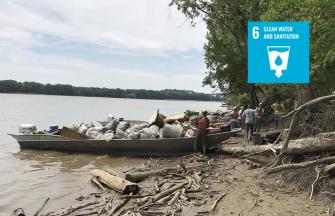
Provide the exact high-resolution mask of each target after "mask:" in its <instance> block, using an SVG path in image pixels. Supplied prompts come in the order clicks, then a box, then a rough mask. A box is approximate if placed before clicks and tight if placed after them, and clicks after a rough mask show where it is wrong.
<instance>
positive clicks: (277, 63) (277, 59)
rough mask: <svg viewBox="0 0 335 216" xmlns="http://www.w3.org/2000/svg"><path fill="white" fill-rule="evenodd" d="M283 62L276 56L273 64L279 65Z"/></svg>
mask: <svg viewBox="0 0 335 216" xmlns="http://www.w3.org/2000/svg"><path fill="white" fill-rule="evenodd" d="M282 63H283V60H282V59H281V58H280V56H277V58H276V60H275V64H276V65H277V66H280V65H281V64H282Z"/></svg>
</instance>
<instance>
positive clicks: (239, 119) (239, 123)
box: [237, 106, 245, 128]
mask: <svg viewBox="0 0 335 216" xmlns="http://www.w3.org/2000/svg"><path fill="white" fill-rule="evenodd" d="M244 110H245V108H244V106H241V108H240V110H239V111H238V118H237V122H238V127H239V128H244V127H243V126H242V124H243V121H242V120H243V118H242V114H243V112H244Z"/></svg>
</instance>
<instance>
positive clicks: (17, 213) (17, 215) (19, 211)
mask: <svg viewBox="0 0 335 216" xmlns="http://www.w3.org/2000/svg"><path fill="white" fill-rule="evenodd" d="M12 215H13V216H26V214H25V213H24V210H23V209H22V208H18V209H15V210H14V212H13V213H12Z"/></svg>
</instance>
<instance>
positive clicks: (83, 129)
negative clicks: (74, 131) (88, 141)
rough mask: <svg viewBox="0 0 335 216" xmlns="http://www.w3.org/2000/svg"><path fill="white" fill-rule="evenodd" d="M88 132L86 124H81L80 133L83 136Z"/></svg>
mask: <svg viewBox="0 0 335 216" xmlns="http://www.w3.org/2000/svg"><path fill="white" fill-rule="evenodd" d="M87 130H88V127H87V126H86V124H81V125H80V127H79V130H78V132H79V133H81V134H86V131H87Z"/></svg>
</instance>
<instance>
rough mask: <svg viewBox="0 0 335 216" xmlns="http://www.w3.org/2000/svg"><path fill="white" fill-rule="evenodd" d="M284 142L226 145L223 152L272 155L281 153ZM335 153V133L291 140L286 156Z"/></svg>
mask: <svg viewBox="0 0 335 216" xmlns="http://www.w3.org/2000/svg"><path fill="white" fill-rule="evenodd" d="M283 144H284V142H280V143H279V144H278V145H277V146H272V145H247V144H244V145H224V146H223V147H222V149H221V150H222V151H223V152H224V153H228V154H237V155H245V154H253V153H257V152H262V153H267V152H268V153H272V152H273V149H274V150H276V151H281V149H282V146H283ZM322 151H335V132H328V133H320V134H318V135H316V136H315V137H307V138H303V139H297V140H290V145H289V146H288V147H287V149H286V151H285V154H306V153H312V152H322Z"/></svg>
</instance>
